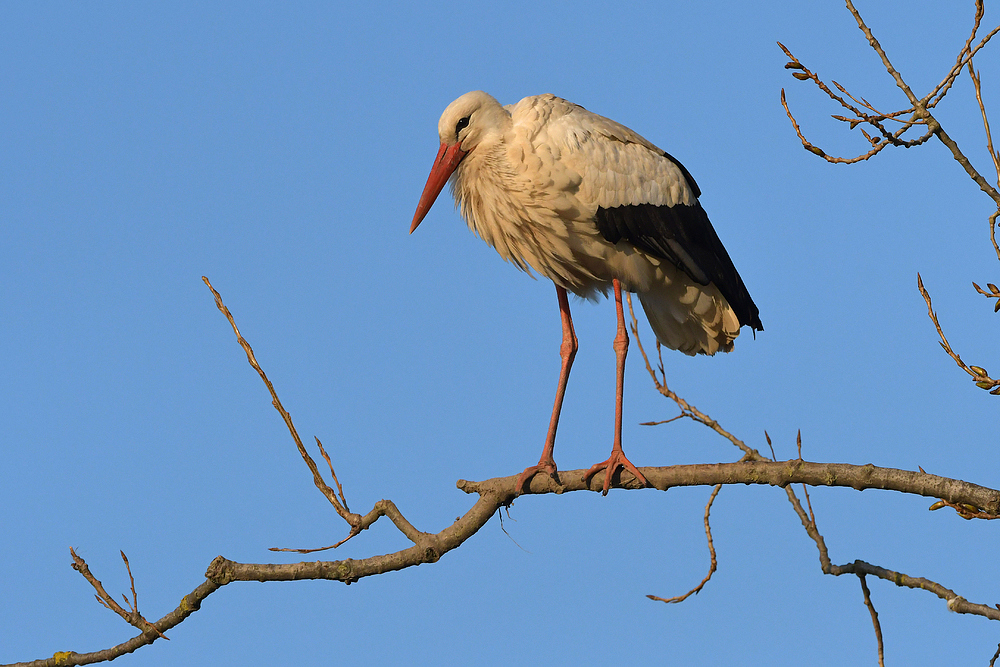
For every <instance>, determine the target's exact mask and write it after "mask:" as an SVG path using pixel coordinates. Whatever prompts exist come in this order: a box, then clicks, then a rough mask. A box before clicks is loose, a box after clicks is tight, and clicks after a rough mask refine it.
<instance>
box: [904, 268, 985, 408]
mask: <svg viewBox="0 0 1000 667" xmlns="http://www.w3.org/2000/svg"><path fill="white" fill-rule="evenodd" d="M917 289H918V290H920V294H921V296H923V297H924V302H925V303H926V304H927V315H928V316H929V317H930V318H931V322H933V323H934V328H936V329H937V332H938V337H939V338H940V339H941V340H940V341H939V344H940V345H941V348H942V349H943V350H944V351H945V352H947V353H948V356H950V357H951V358H952V359H953V360H954V361H955V363H956V364H958V367H959V368H961V369H962V370H964V371H965V372H966V373H968V374H969V375H970V376H972V381H973V382H975V383H976V386H977V387H979V388H980V389H985V390H987V391H989V392H990V393H991V394H1000V380H994V379H993V378H991V377H990V376H989V375H988V374H987V373H986V369H984V368H982V367H980V366H969V365H968V364H966V363H965V362H964V361H962V357H960V356H959V355H958V353H957V352H955V350H953V349H952V348H951V344H950V343H949V342H948V338H947V337H946V336H945V335H944V330H942V329H941V323H940V322H939V321H938V317H937V313H935V312H934V308H933V306H932V305H931V295H930V294H929V293H928V292H927V290H926V289H925V288H924V281H923V279H922V278H921V277H920V274H919V273H918V274H917ZM980 291H982V290H980ZM991 390H992V391H991Z"/></svg>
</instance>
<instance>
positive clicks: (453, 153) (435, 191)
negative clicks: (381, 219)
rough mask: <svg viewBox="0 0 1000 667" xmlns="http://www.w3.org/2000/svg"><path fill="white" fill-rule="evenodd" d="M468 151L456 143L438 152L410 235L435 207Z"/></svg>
mask: <svg viewBox="0 0 1000 667" xmlns="http://www.w3.org/2000/svg"><path fill="white" fill-rule="evenodd" d="M466 153H467V152H466V151H463V150H462V144H460V143H455V144H452V145H451V146H449V145H448V144H445V143H442V144H441V148H440V150H438V154H437V157H436V158H434V166H433V167H432V168H431V174H430V176H428V177H427V185H425V186H424V193H423V194H422V195H420V202H419V203H418V204H417V212H416V213H414V214H413V224H412V225H410V233H411V234H412V233H413V230H414V229H416V228H417V225H419V224H420V221H421V220H423V219H424V216H425V215H427V212H428V211H430V210H431V206H433V205H434V200H436V199H437V196H438V195H439V194H441V190H442V189H444V184H445V183H447V182H448V179H449V178H451V175H452V174H453V173H454V172H455V169H457V168H458V163H459V162H461V161H462V158H464V157H465V156H466Z"/></svg>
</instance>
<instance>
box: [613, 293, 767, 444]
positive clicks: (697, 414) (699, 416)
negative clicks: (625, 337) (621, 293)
mask: <svg viewBox="0 0 1000 667" xmlns="http://www.w3.org/2000/svg"><path fill="white" fill-rule="evenodd" d="M626 298H627V300H628V312H629V317H630V318H631V322H630V328H631V329H632V335H633V336H634V337H635V344H636V346H638V348H639V352H640V353H641V354H642V358H643V360H644V361H645V362H646V370H647V371H648V372H649V375H650V377H652V378H653V384H654V385H655V386H656V390H657V391H659V392H660V393H661V394H662V395H663V396H666V397H667V398H669V399H670V400H672V401H673V402H674V403H676V404H677V407H679V408H680V410H681V413H682V414H686V415H688V416H689V417H690V418H691V419H693V420H695V421H696V422H699V423H701V424H704V425H705V426H707V427H709V428H710V429H712V430H713V431H715V432H716V433H718V434H719V435H721V436H722V437H724V438H725V439H726V440H729V442H731V443H733V444H734V445H735V446H736V447H739V448H740V449H741V450H743V453H744V455H745V457H746V458H748V459H754V458H763V457H761V455H760V452H758V451H757V450H756V449H753V448H752V447H749V446H747V444H746V443H744V442H743V441H742V440H740V439H739V438H737V437H736V436H735V435H733V434H732V433H730V432H729V431H727V430H726V429H724V428H722V426H721V425H720V424H719V422H717V421H715V420H714V419H712V418H711V417H709V416H708V415H706V414H705V413H703V412H701V411H700V410H698V409H697V408H696V407H694V406H693V405H691V404H690V403H688V402H687V401H686V400H684V399H683V398H681V397H680V396H678V395H677V394H676V393H675V392H674V391H672V390H671V389H670V388H669V387H668V386H667V384H666V380H665V375H664V379H663V380H662V381H661V379H660V378H657V377H656V372H655V371H654V370H653V367H652V365H651V364H650V363H649V357H648V356H647V355H646V349H645V348H644V347H643V345H642V340H640V338H639V321H638V320H637V319H636V317H635V310H634V309H633V307H632V294H631V293H627V294H626ZM660 370H661V373H662V370H663V359H662V357H661V358H660Z"/></svg>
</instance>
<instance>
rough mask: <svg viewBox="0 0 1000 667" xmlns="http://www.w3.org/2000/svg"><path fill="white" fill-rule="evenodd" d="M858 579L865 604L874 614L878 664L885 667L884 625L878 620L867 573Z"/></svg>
mask: <svg viewBox="0 0 1000 667" xmlns="http://www.w3.org/2000/svg"><path fill="white" fill-rule="evenodd" d="M858 579H859V580H860V581H861V592H862V593H864V596H865V606H866V607H868V611H869V612H870V613H871V615H872V625H873V626H875V641H876V642H877V644H878V664H879V667H885V654H884V651H883V646H882V626H881V625H879V622H878V612H877V611H875V605H873V604H872V594H871V591H869V590H868V583H867V582H866V581H865V575H864V574H859V575H858Z"/></svg>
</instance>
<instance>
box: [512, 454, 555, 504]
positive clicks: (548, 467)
mask: <svg viewBox="0 0 1000 667" xmlns="http://www.w3.org/2000/svg"><path fill="white" fill-rule="evenodd" d="M540 472H544V473H545V474H546V475H548V476H549V477H551V478H552V479H553V480H555V482H556V484H558V483H559V478H558V477H556V473H557V470H556V462H555V461H552V460H549V461H544V460H543V461H539V462H538V465H534V466H529V467H527V468H525V469H524V472H522V473H521V474H520V475H518V476H517V481H516V482H514V496H515V497H516V496H519V495H521V493H523V491H524V489H526V488H527V485H528V484H529V483H530V482H531V478H532V477H534V476H535V475H537V474H538V473H540Z"/></svg>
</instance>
